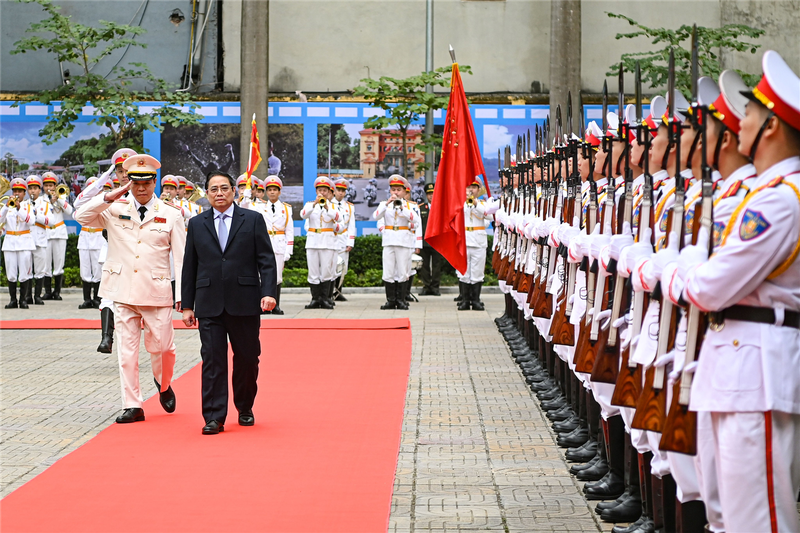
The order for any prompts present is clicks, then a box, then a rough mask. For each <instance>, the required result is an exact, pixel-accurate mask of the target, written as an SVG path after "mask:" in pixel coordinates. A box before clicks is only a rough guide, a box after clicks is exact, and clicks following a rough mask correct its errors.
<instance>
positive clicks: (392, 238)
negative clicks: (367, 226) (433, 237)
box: [372, 200, 420, 283]
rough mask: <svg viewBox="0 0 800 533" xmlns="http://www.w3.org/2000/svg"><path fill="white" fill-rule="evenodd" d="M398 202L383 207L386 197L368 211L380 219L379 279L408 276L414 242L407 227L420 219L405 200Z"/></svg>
mask: <svg viewBox="0 0 800 533" xmlns="http://www.w3.org/2000/svg"><path fill="white" fill-rule="evenodd" d="M399 202H400V204H399V206H395V205H391V206H389V207H388V208H387V206H386V203H387V201H386V200H384V201H383V202H381V203H380V204H378V208H377V209H376V210H375V212H374V213H373V214H372V218H373V219H375V220H380V219H383V225H384V227H383V232H382V235H381V243H382V245H383V281H385V282H387V283H394V282H403V281H406V280H408V277H409V274H410V272H411V255H412V253H413V252H414V247H415V246H416V234H415V233H414V231H415V230H413V229H411V224H413V223H417V222H420V220H419V217H418V215H417V214H416V213H415V212H414V210H413V209H412V208H411V206H410V205H409V203H408V202H407V201H406V200H399Z"/></svg>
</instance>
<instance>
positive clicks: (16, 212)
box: [0, 201, 36, 283]
mask: <svg viewBox="0 0 800 533" xmlns="http://www.w3.org/2000/svg"><path fill="white" fill-rule="evenodd" d="M34 220H35V215H34V210H33V208H32V207H31V205H30V203H29V202H26V201H24V202H22V203H21V204H20V206H19V208H16V207H15V208H12V209H9V207H8V205H4V206H3V208H2V209H0V224H3V223H5V232H6V235H5V238H4V239H3V257H4V259H5V267H6V278H7V279H8V281H10V282H20V283H22V282H23V281H28V280H29V279H31V278H32V277H33V267H32V266H31V261H32V259H33V255H32V253H33V251H34V250H35V249H36V246H35V245H34V243H33V237H32V235H31V226H32V225H33V224H34Z"/></svg>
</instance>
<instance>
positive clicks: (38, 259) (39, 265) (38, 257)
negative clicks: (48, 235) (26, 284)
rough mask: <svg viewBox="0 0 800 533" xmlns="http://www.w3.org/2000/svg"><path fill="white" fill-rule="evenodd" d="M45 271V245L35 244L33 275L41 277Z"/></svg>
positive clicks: (45, 274)
mask: <svg viewBox="0 0 800 533" xmlns="http://www.w3.org/2000/svg"><path fill="white" fill-rule="evenodd" d="M49 275H50V274H48V273H47V246H37V247H36V249H35V250H34V251H33V276H34V277H35V278H36V279H42V278H43V277H45V276H49Z"/></svg>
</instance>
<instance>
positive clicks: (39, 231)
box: [26, 196, 52, 279]
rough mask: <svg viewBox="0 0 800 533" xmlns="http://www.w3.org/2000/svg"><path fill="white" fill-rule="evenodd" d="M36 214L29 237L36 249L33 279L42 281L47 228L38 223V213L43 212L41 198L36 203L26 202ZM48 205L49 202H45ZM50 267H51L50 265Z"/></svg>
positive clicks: (44, 273)
mask: <svg viewBox="0 0 800 533" xmlns="http://www.w3.org/2000/svg"><path fill="white" fill-rule="evenodd" d="M26 201H27V202H29V203H30V204H31V206H32V207H33V210H34V211H35V212H36V219H35V221H34V224H33V225H32V226H31V235H32V236H33V244H34V245H35V246H36V249H35V250H34V251H33V277H34V278H36V279H42V278H44V277H45V275H49V274H47V226H45V224H44V222H39V213H40V212H43V211H44V210H45V206H44V204H45V200H44V198H42V197H41V196H39V198H37V199H36V201H31V200H26ZM47 204H48V205H49V204H50V202H47ZM51 266H52V265H51Z"/></svg>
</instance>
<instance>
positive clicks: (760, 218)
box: [739, 209, 772, 241]
mask: <svg viewBox="0 0 800 533" xmlns="http://www.w3.org/2000/svg"><path fill="white" fill-rule="evenodd" d="M771 227H772V224H770V223H769V222H768V221H767V219H766V218H764V215H763V214H762V213H760V212H758V211H753V210H752V209H748V210H747V211H745V212H744V216H743V217H742V223H741V224H740V225H739V238H740V239H742V240H743V241H750V240H752V239H755V238H756V237H758V236H759V235H761V234H762V233H764V232H765V231H767V230H768V229H769V228H771Z"/></svg>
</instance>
